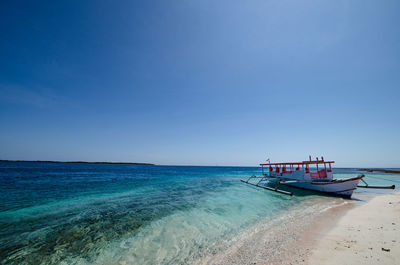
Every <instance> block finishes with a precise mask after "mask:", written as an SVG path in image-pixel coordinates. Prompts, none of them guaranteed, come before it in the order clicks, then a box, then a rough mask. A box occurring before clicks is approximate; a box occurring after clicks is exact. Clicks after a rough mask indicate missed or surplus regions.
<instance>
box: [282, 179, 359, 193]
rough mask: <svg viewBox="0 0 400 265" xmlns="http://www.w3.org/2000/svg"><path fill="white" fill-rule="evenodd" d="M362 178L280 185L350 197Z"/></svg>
mask: <svg viewBox="0 0 400 265" xmlns="http://www.w3.org/2000/svg"><path fill="white" fill-rule="evenodd" d="M362 178H363V177H355V178H351V179H344V180H332V181H315V182H294V183H282V184H281V185H287V186H291V187H295V188H301V189H307V190H314V191H319V192H324V193H330V194H335V195H339V196H343V197H351V195H352V194H353V191H354V190H355V189H357V185H358V182H359V181H360V179H362Z"/></svg>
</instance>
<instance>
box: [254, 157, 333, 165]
mask: <svg viewBox="0 0 400 265" xmlns="http://www.w3.org/2000/svg"><path fill="white" fill-rule="evenodd" d="M333 163H335V161H325V160H324V157H321V159H320V160H319V159H318V157H317V158H316V160H311V157H310V160H308V161H302V162H281V163H263V164H260V166H281V165H282V166H285V165H313V164H333Z"/></svg>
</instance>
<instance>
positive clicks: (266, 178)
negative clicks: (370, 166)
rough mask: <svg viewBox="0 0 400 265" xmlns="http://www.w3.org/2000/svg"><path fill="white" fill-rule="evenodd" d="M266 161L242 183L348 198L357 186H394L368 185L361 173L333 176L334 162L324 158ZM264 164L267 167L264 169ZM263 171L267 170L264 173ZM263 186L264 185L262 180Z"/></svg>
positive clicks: (269, 188)
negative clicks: (347, 176)
mask: <svg viewBox="0 0 400 265" xmlns="http://www.w3.org/2000/svg"><path fill="white" fill-rule="evenodd" d="M267 161H268V162H269V163H266V164H260V166H261V169H262V176H256V175H252V176H251V177H249V179H247V180H242V179H241V181H242V182H244V183H247V184H250V185H253V186H256V187H260V188H263V189H266V190H270V191H274V192H279V193H283V194H287V195H290V196H292V195H293V193H292V192H290V191H285V190H282V189H279V186H280V185H285V186H290V187H295V188H300V189H307V190H313V191H318V192H324V193H328V194H332V195H337V196H341V197H346V198H350V197H351V195H352V194H353V191H354V190H355V189H357V188H374V189H394V188H395V185H392V186H370V185H368V183H367V182H365V180H363V178H364V175H363V174H361V175H358V176H357V177H354V178H348V179H334V178H333V172H332V164H333V163H335V161H325V160H324V157H321V158H320V159H318V157H317V158H316V160H311V156H310V157H309V161H302V162H282V163H271V162H270V161H269V159H268V160H267ZM311 166H313V167H314V166H315V168H316V171H313V170H311ZM264 167H267V169H266V170H265V168H264ZM265 171H267V173H266V172H265ZM252 179H258V181H257V182H255V183H252V182H249V181H250V180H252ZM360 181H361V182H363V183H364V184H365V185H358V184H359V182H360ZM262 182H264V183H267V185H264V183H262Z"/></svg>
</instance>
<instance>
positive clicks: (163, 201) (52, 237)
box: [0, 162, 400, 264]
mask: <svg viewBox="0 0 400 265" xmlns="http://www.w3.org/2000/svg"><path fill="white" fill-rule="evenodd" d="M334 173H335V176H336V177H339V178H340V177H350V176H354V175H357V174H359V173H360V172H358V171H357V170H355V169H334ZM252 174H260V169H259V168H256V167H254V168H250V167H248V168H246V167H177V166H131V165H88V164H51V163H18V162H1V163H0V180H1V183H0V202H1V203H0V263H1V264H93V263H95V264H189V263H190V264H192V263H198V262H199V261H201V260H204V259H207V258H209V257H210V255H215V254H216V253H217V252H221V251H224V250H225V249H227V248H228V247H232V244H235V242H236V241H237V239H238V238H240V235H241V233H242V231H244V230H246V229H249V228H250V227H254V226H256V225H257V224H260V223H264V224H265V223H267V222H271V224H272V222H273V221H274V220H278V219H282V218H283V219H285V218H284V217H285V216H289V215H293V214H299V215H300V214H301V213H303V214H304V213H305V212H307V211H308V214H310V213H312V212H313V211H323V210H324V209H326V208H329V207H332V205H337V204H340V203H341V202H343V199H341V198H332V197H325V196H318V195H315V194H314V193H312V192H306V191H300V190H299V191H295V196H293V197H288V196H286V195H281V194H276V193H272V192H268V191H265V190H261V189H258V188H255V187H252V186H249V185H245V184H243V183H241V182H240V181H239V180H240V179H241V178H246V177H248V176H250V175H252ZM364 174H366V176H367V177H366V180H368V182H369V183H370V184H371V185H372V184H376V185H380V184H381V185H388V184H389V183H390V184H396V185H397V186H399V184H400V178H399V175H394V174H382V173H380V174H378V173H365V172H364ZM384 192H387V191H371V190H359V191H357V192H356V193H355V194H354V198H355V199H359V200H364V199H365V198H367V197H368V196H371V194H373V195H375V194H379V193H384ZM299 209H300V210H299ZM272 228H273V227H272Z"/></svg>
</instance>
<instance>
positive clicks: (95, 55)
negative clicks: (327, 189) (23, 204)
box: [0, 0, 400, 167]
mask: <svg viewBox="0 0 400 265" xmlns="http://www.w3.org/2000/svg"><path fill="white" fill-rule="evenodd" d="M399 14H400V1H398V0H393V1H390V0H385V1H378V0H376V1H369V0H360V1H357V0H352V1H332V0H318V1H317V0H316V1H308V0H305V1H295V0H293V1H286V0H276V1H268V0H265V1H251V0H250V1H234V0H229V1H222V0H220V1H218V0H217V1H215V0H201V1H200V0H176V1H174V0H171V1H165V0H160V1H97V0H96V1H1V4H0V33H1V35H0V36H1V37H0V159H28V160H31V159H33V160H37V159H38V160H86V161H132V162H153V163H157V164H175V165H177V164H181V165H257V164H258V163H260V162H263V161H264V160H265V159H266V158H267V157H270V158H271V161H281V160H295V161H297V160H304V159H307V157H308V155H310V154H311V155H313V156H320V155H324V156H325V158H326V159H332V160H336V161H337V164H336V165H337V166H343V167H352V166H354V167H400V118H399V117H400V106H399V104H400V16H399Z"/></svg>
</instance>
